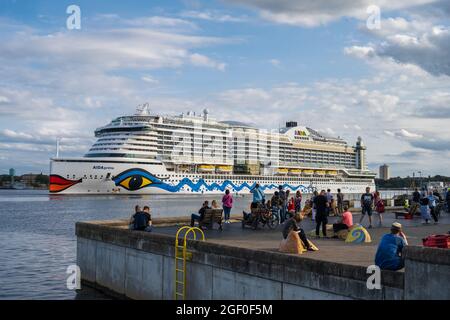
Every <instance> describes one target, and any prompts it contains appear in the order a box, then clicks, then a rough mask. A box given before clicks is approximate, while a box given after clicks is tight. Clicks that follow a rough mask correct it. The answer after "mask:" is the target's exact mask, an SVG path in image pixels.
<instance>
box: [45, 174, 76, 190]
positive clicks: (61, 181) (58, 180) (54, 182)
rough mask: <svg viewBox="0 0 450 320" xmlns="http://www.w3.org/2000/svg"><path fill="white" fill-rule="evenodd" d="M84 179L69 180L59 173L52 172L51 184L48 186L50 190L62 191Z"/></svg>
mask: <svg viewBox="0 0 450 320" xmlns="http://www.w3.org/2000/svg"><path fill="white" fill-rule="evenodd" d="M81 181H82V179H79V180H69V179H65V178H63V177H61V176H59V175H56V174H52V175H51V176H50V185H49V187H48V190H49V191H50V192H55V193H56V192H61V191H63V190H66V189H67V188H70V187H71V186H73V185H76V184H77V183H80V182H81Z"/></svg>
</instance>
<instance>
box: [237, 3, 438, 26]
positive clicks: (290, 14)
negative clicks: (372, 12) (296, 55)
mask: <svg viewBox="0 0 450 320" xmlns="http://www.w3.org/2000/svg"><path fill="white" fill-rule="evenodd" d="M228 2H230V3H234V4H240V5H244V6H247V7H250V8H254V9H257V10H258V11H259V13H260V15H261V17H262V18H263V19H266V20H268V21H271V22H275V23H280V24H289V25H297V26H303V27H316V26H320V25H324V24H328V23H331V22H334V21H337V20H339V19H341V18H344V17H347V18H356V19H359V20H366V19H367V18H368V17H369V13H367V8H368V7H369V6H371V5H376V6H378V7H380V8H381V10H382V12H383V13H384V12H389V11H394V10H402V9H405V8H411V7H415V6H418V5H423V4H429V3H433V2H436V1H435V0H411V1H389V0H344V1H329V0H316V1H308V0H297V1H292V0H278V1H272V0H228Z"/></svg>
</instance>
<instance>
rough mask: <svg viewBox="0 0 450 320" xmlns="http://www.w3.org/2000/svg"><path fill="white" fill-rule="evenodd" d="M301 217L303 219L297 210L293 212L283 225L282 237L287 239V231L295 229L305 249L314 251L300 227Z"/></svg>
mask: <svg viewBox="0 0 450 320" xmlns="http://www.w3.org/2000/svg"><path fill="white" fill-rule="evenodd" d="M302 219H303V217H302V215H301V214H300V213H298V212H297V213H295V214H294V216H293V217H292V218H290V219H289V220H287V221H286V223H285V224H284V226H283V231H282V232H283V238H284V239H287V237H288V235H289V233H290V232H291V231H295V232H297V233H298V235H299V237H300V239H301V240H302V242H303V246H304V247H305V248H306V250H308V251H314V250H313V248H312V247H311V244H310V243H309V241H308V238H306V233H305V231H304V230H303V229H302V228H301V227H300V222H301V221H302Z"/></svg>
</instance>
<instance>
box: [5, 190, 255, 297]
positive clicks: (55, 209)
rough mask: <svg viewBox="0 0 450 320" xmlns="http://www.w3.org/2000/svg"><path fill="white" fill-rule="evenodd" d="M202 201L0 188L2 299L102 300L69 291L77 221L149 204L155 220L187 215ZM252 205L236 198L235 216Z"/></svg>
mask: <svg viewBox="0 0 450 320" xmlns="http://www.w3.org/2000/svg"><path fill="white" fill-rule="evenodd" d="M213 198H214V197H213ZM213 198H208V199H210V200H211V199H213ZM215 198H216V199H217V200H220V196H217V197H215ZM202 200H203V198H200V197H196V196H194V197H193V196H189V197H183V196H176V198H175V197H174V196H108V195H105V196H63V195H49V194H48V193H47V191H45V190H44V191H41V190H0V243H1V247H0V299H78V298H81V299H82V298H102V296H101V295H100V294H99V293H96V292H90V291H87V292H85V291H83V290H82V292H81V293H78V294H77V293H75V292H74V291H71V290H68V289H67V288H66V279H67V275H66V269H67V267H68V266H69V265H71V264H75V263H76V238H75V222H76V221H83V220H104V219H115V218H128V217H129V216H130V215H131V214H132V212H133V208H134V206H135V205H136V204H138V205H141V206H144V205H149V206H150V207H151V208H152V215H153V217H163V216H183V215H189V214H190V213H191V212H196V211H198V208H199V207H200V205H201V202H202ZM248 201H249V200H248V199H243V198H239V197H238V198H235V210H236V212H239V211H240V212H242V209H243V208H244V207H247V206H248ZM91 291H92V290H91Z"/></svg>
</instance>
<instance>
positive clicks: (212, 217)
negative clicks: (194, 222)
mask: <svg viewBox="0 0 450 320" xmlns="http://www.w3.org/2000/svg"><path fill="white" fill-rule="evenodd" d="M222 213H223V209H206V210H205V215H204V216H203V219H202V220H200V221H199V223H198V225H199V227H207V228H208V229H213V226H214V223H217V224H218V225H219V230H220V231H222Z"/></svg>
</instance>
